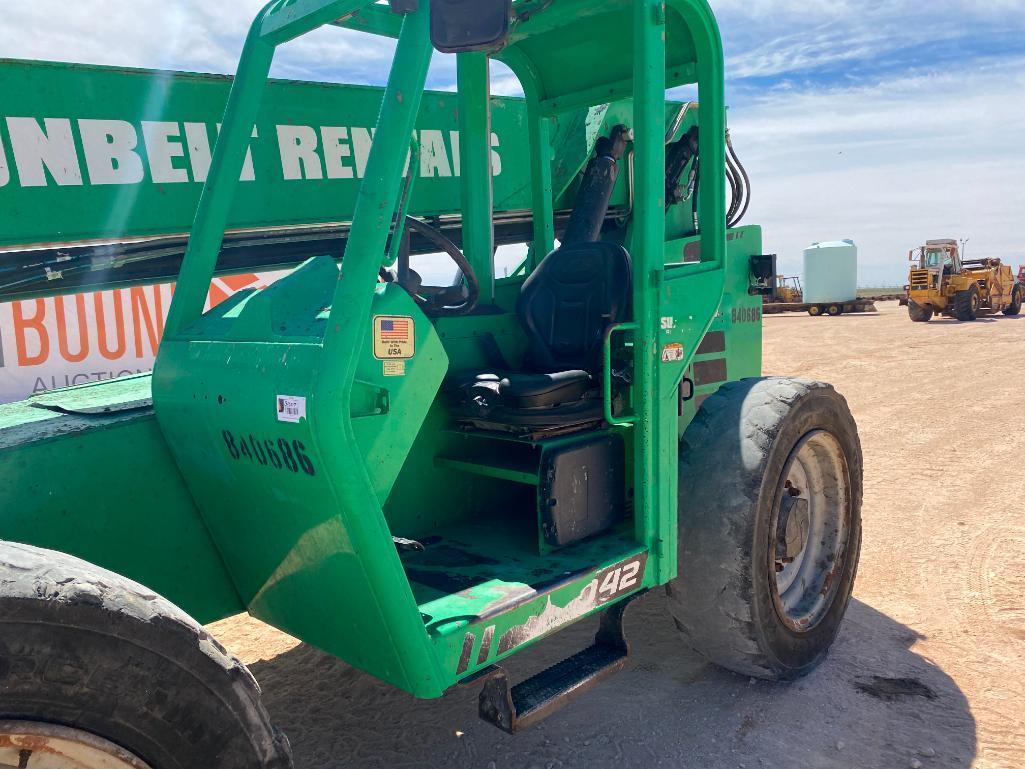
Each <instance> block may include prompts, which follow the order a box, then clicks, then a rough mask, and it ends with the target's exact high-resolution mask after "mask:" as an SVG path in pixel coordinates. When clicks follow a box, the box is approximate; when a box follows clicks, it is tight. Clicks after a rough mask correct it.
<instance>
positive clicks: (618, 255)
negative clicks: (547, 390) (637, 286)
mask: <svg viewBox="0 0 1025 769" xmlns="http://www.w3.org/2000/svg"><path fill="white" fill-rule="evenodd" d="M630 299H631V272H630V255H629V254H628V253H627V251H626V249H625V248H623V247H622V246H620V245H617V244H615V243H606V242H602V241H599V242H595V243H572V244H567V245H564V246H562V247H561V248H558V249H556V250H555V251H553V252H552V253H550V254H549V255H548V256H546V257H545V258H544V261H542V262H541V264H539V265H538V266H537V269H535V270H534V272H532V273H531V275H530V277H528V278H527V280H526V281H524V283H523V288H522V289H521V290H520V298H519V302H518V303H517V307H516V312H517V314H518V315H519V318H520V323H521V324H522V325H523V328H524V330H525V331H526V333H527V340H528V353H529V356H530V363H531V365H532V367H533V368H534V370H536V371H539V372H543V373H553V372H556V371H569V370H572V369H580V370H583V371H587V372H590V373H592V374H594V373H597V371H598V370H599V368H600V366H601V354H602V349H601V348H602V337H603V335H604V333H605V329H606V328H608V327H609V326H610V325H611V324H613V323H619V322H622V321H624V320H626V319H627V317H628V315H629V310H630Z"/></svg>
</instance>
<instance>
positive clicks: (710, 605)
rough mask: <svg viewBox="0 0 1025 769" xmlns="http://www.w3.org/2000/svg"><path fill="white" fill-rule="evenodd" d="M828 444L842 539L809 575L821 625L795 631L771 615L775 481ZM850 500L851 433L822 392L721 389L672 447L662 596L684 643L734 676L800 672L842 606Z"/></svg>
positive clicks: (793, 383) (765, 386) (812, 387)
mask: <svg viewBox="0 0 1025 769" xmlns="http://www.w3.org/2000/svg"><path fill="white" fill-rule="evenodd" d="M829 436H832V437H833V438H835V445H836V446H837V447H838V450H837V456H838V457H839V453H840V450H842V454H843V460H842V463H841V462H839V461H838V462H837V463H836V466H837V467H840V466H844V467H845V470H844V472H845V473H846V480H847V483H848V484H849V485H848V488H847V498H846V502H845V503H844V504H842V505H841V507H842V510H840V511H839V514H840V515H842V516H844V518H845V520H846V537H845V539H844V541H843V544H842V545H840V546H838V547H837V550H836V552H835V554H834V555H833V560H832V562H831V565H829V566H826V567H825V569H822V568H821V567H819V566H815V567H814V568H815V569H816V577H817V578H818V579H820V580H821V584H822V586H823V587H822V588H821V589H822V591H823V592H822V595H823V596H824V598H823V599H822V602H821V603H822V609H821V612H822V613H821V615H819V617H818V618H817V619H816V620H815V622H814V623H809V625H808V626H807V627H795V626H794V625H795V624H800V623H795V622H794V620H793V618H790V619H789V620H788V619H787V618H786V612H784V611H781V609H780V608H779V604H778V596H779V593H778V589H777V583H776V579H777V577H776V572H777V571H779V569H778V568H776V563H775V562H774V559H775V558H776V556H777V552H776V550H775V547H774V545H775V543H776V535H775V531H776V525H777V521H778V516H779V515H780V513H779V512H778V511H779V510H781V505H782V504H783V502H782V500H783V495H784V477H783V474H784V472H786V471H787V468H789V467H791V466H792V465H791V456H792V455H793V454H795V453H796V450H795V447H799V446H806V445H809V443H808V441H809V440H812V439H813V438H814V439H816V440H823V441H825V440H830V441H832V440H833V438H829ZM838 477H839V476H838ZM791 496H793V495H791ZM861 498H862V455H861V444H860V442H859V439H858V431H857V426H856V425H855V423H854V418H853V417H852V416H851V413H850V410H849V409H848V407H847V402H846V401H845V400H844V398H843V397H842V396H841V395H839V394H838V393H837V392H836V391H835V390H834V389H833V388H832V387H831V386H830V385H827V384H823V383H821V382H812V381H808V380H800V379H786V378H766V379H747V380H742V381H740V382H730V383H728V384H726V385H724V386H723V387H722V388H720V389H719V391H718V393H716V394H715V395H713V396H712V397H711V398H709V399H708V400H707V401H705V403H704V404H703V405H702V407H701V409H700V410H699V412H698V414H697V416H696V417H695V418H694V421H693V422H692V423H691V424H690V425H689V426H688V428H687V430H686V432H685V434H684V437H683V440H682V443H681V446H680V502H679V504H680V513H679V516H680V551H679V554H680V558H679V575H678V577H677V578H676V579H675V580H673V581H671V582H670V583H669V585H668V586H667V592H668V596H669V608H670V611H671V613H672V615H673V617H674V619H675V620H676V624H677V626H678V627H679V628H680V630H681V631H682V633H683V635H684V636H685V638H686V640H687V643H688V644H689V645H690V646H691V647H692V648H693V649H694V650H696V651H697V652H698V653H700V654H701V655H703V656H704V657H706V658H708V659H709V660H711V661H712V662H714V663H716V664H717V665H719V666H721V667H723V668H726V669H728V670H732V671H734V672H736V673H740V674H743V675H750V676H756V677H759V678H764V679H769V680H790V679H794V678H798V677H800V676H802V675H805V674H806V673H808V672H810V671H811V670H812V669H813V668H814V667H815V666H816V665H817V664H818V663H819V662H820V661H821V660H822V659H823V658H824V657H825V655H826V653H827V652H828V650H829V647H830V646H831V644H832V643H833V640H834V639H835V638H836V635H837V633H838V632H839V629H840V624H841V621H842V620H843V616H844V613H845V612H846V609H847V604H848V602H849V600H850V596H851V591H852V588H853V585H854V578H855V575H856V573H857V566H858V557H859V554H860V550H861ZM827 507H828V506H827ZM809 541H810V540H809ZM823 561H824V562H828V558H825V559H823ZM816 562H817V559H816ZM811 563H812V562H810V561H809V565H810V564H811ZM826 569H830V570H831V572H830V571H826ZM816 584H818V583H816ZM802 589H803V588H802ZM816 589H818V588H816ZM810 595H813V596H814V593H810Z"/></svg>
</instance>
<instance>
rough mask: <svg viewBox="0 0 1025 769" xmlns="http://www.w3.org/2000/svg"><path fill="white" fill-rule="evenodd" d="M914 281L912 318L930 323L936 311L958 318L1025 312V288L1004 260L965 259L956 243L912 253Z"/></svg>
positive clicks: (927, 246)
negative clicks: (1024, 301) (1024, 303)
mask: <svg viewBox="0 0 1025 769" xmlns="http://www.w3.org/2000/svg"><path fill="white" fill-rule="evenodd" d="M908 259H909V260H910V261H911V262H912V263H913V266H912V267H911V272H910V275H909V277H908V315H909V316H910V317H911V320H913V321H914V322H916V323H925V322H926V321H928V320H930V319H931V318H932V316H933V315H934V314H936V313H939V314H941V315H946V316H952V317H954V318H957V319H958V320H961V321H965V320H975V319H976V318H977V317H978V316H980V315H984V314H989V313H994V312H1001V311H1002V312H1003V313H1004V315H1017V314H1018V313H1019V312H1021V302H1022V285H1021V284H1020V283H1019V282H1017V281H1016V280H1015V276H1014V273H1013V272H1012V271H1011V268H1010V267H1009V266H1008V265H1006V264H1002V263H1001V262H1000V260H999V259H974V260H965V259H962V258H961V249H959V248H958V244H957V241H956V240H950V239H946V240H929V241H927V242H926V244H925V245H924V246H921V247H920V248H918V249H915V250H912V251H911V252H910V254H909V255H908Z"/></svg>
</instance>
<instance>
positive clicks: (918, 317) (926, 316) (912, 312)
mask: <svg viewBox="0 0 1025 769" xmlns="http://www.w3.org/2000/svg"><path fill="white" fill-rule="evenodd" d="M908 317H910V318H911V320H913V321H914V322H915V323H928V322H929V321H930V320H932V310H931V309H930V308H928V307H922V306H921V305H919V304H915V303H914V302H913V301H911V300H910V299H909V300H908Z"/></svg>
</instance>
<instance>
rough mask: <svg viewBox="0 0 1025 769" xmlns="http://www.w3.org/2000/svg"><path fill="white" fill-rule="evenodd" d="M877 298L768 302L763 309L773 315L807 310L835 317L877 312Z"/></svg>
mask: <svg viewBox="0 0 1025 769" xmlns="http://www.w3.org/2000/svg"><path fill="white" fill-rule="evenodd" d="M877 301H880V300H879V299H876V298H869V299H854V300H852V301H850V302H829V303H827V304H806V303H804V302H772V303H770V304H766V305H765V306H764V307H763V308H762V311H763V312H765V313H766V314H769V315H772V314H775V313H782V312H806V313H808V314H809V315H811V316H812V317H820V316H823V315H827V316H832V317H835V316H837V315H844V314H850V313H856V312H876V305H875V303H876V302H877Z"/></svg>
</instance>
